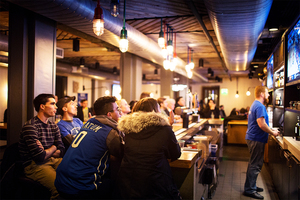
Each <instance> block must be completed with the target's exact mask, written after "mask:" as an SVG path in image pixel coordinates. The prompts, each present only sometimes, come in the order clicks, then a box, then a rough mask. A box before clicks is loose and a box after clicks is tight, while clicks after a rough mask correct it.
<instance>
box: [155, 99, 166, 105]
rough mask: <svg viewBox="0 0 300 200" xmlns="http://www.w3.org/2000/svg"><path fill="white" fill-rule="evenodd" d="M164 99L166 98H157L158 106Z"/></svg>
mask: <svg viewBox="0 0 300 200" xmlns="http://www.w3.org/2000/svg"><path fill="white" fill-rule="evenodd" d="M165 100H166V98H164V97H160V98H158V99H157V103H158V105H159V106H160V104H161V103H164V101H165Z"/></svg>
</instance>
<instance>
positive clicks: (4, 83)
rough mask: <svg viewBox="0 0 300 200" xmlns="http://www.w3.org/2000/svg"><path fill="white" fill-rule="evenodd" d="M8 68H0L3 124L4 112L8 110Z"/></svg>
mask: <svg viewBox="0 0 300 200" xmlns="http://www.w3.org/2000/svg"><path fill="white" fill-rule="evenodd" d="M7 70H8V68H7V67H0V122H3V118H4V111H5V109H6V108H7V94H8V86H7Z"/></svg>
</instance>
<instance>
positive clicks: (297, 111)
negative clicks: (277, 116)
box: [285, 108, 300, 113]
mask: <svg viewBox="0 0 300 200" xmlns="http://www.w3.org/2000/svg"><path fill="white" fill-rule="evenodd" d="M285 110H286V111H290V112H294V113H300V110H297V109H293V108H285Z"/></svg>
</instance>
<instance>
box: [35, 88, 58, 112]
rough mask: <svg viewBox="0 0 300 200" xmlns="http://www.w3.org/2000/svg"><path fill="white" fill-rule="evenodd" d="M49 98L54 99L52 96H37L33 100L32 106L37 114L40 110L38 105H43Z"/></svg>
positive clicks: (43, 94)
mask: <svg viewBox="0 0 300 200" xmlns="http://www.w3.org/2000/svg"><path fill="white" fill-rule="evenodd" d="M50 98H53V99H55V97H54V95H53V94H45V93H42V94H39V95H38V96H36V97H35V98H34V100H33V105H34V109H35V110H36V112H39V110H40V105H41V104H43V105H45V104H46V103H47V102H48V101H49V99H50Z"/></svg>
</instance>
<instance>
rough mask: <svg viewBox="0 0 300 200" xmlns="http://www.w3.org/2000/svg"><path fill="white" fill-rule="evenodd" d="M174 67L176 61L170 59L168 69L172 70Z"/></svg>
mask: <svg viewBox="0 0 300 200" xmlns="http://www.w3.org/2000/svg"><path fill="white" fill-rule="evenodd" d="M175 68H176V63H175V60H174V59H172V60H171V62H170V71H172V72H173V71H174V70H175Z"/></svg>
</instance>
